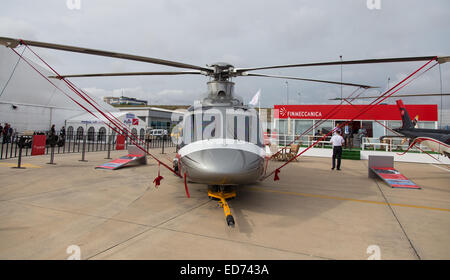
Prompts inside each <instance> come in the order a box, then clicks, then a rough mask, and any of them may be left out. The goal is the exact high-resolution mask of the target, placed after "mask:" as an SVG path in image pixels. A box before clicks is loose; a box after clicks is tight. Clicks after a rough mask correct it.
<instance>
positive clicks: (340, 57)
mask: <svg viewBox="0 0 450 280" xmlns="http://www.w3.org/2000/svg"><path fill="white" fill-rule="evenodd" d="M339 59H340V60H341V102H342V55H340V56H339Z"/></svg>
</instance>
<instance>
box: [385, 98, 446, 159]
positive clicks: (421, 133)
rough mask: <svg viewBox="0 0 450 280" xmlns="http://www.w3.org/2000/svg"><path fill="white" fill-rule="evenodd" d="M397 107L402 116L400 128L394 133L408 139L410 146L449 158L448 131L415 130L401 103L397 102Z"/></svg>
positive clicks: (395, 129)
mask: <svg viewBox="0 0 450 280" xmlns="http://www.w3.org/2000/svg"><path fill="white" fill-rule="evenodd" d="M397 106H398V108H399V110H400V114H401V116H402V127H401V128H394V131H396V132H398V133H400V134H402V135H404V136H406V137H408V138H410V139H411V140H412V141H413V142H412V144H411V146H412V145H414V144H422V145H425V146H427V147H428V148H430V149H431V150H432V151H435V152H439V153H441V154H443V155H445V156H447V157H449V158H450V131H449V130H444V129H426V128H415V127H414V123H413V121H412V120H411V118H410V117H409V114H408V111H407V110H406V108H405V105H404V104H403V101H402V100H401V99H400V100H397Z"/></svg>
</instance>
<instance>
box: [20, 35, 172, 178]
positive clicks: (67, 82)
mask: <svg viewBox="0 0 450 280" xmlns="http://www.w3.org/2000/svg"><path fill="white" fill-rule="evenodd" d="M21 44H23V45H25V46H26V47H27V48H28V49H29V50H30V51H31V52H32V53H33V54H35V55H36V56H37V57H38V58H39V59H40V60H41V61H42V62H43V63H44V64H45V65H47V66H48V67H49V68H50V69H51V70H52V71H53V72H54V73H55V74H56V75H57V76H58V77H59V78H60V79H61V80H63V81H64V82H65V83H66V84H67V85H68V86H69V88H70V89H71V90H72V91H73V92H74V93H76V94H77V95H78V96H79V97H80V98H81V99H83V100H84V101H86V102H87V103H88V104H89V105H91V106H92V107H93V108H94V109H96V110H97V112H99V113H100V114H101V115H103V116H104V117H105V118H106V119H107V120H108V121H110V122H111V123H112V124H113V125H115V126H116V128H118V129H119V130H120V131H122V133H123V132H125V131H127V132H129V131H128V129H127V128H126V127H124V126H123V125H122V124H121V122H120V121H119V122H117V121H115V120H113V119H112V118H110V117H109V116H107V115H106V114H105V113H104V112H103V111H102V110H100V109H99V108H98V107H96V106H95V105H94V104H93V103H92V102H90V101H89V99H92V98H91V97H90V96H89V95H88V94H86V93H84V92H83V93H84V94H85V95H86V96H87V97H86V96H84V95H83V94H82V93H81V92H80V91H79V90H77V88H76V87H75V86H74V85H73V84H72V83H71V82H69V81H67V80H66V79H64V78H62V77H61V76H60V75H59V73H58V72H56V71H55V70H54V69H53V68H52V67H51V66H50V65H49V64H48V63H47V62H45V61H44V60H43V59H42V58H41V57H40V56H39V55H37V54H36V53H35V52H34V51H33V50H32V49H31V48H29V47H28V46H27V45H26V44H25V43H24V42H23V41H21ZM11 50H13V51H14V53H16V54H17V55H18V56H19V57H21V58H22V59H23V60H24V61H26V62H27V64H28V65H29V66H31V67H32V68H33V69H34V70H35V71H36V72H38V73H39V74H40V75H41V76H42V77H43V78H45V79H46V80H47V81H48V82H50V83H51V84H52V85H53V86H54V87H55V88H56V89H58V90H59V91H60V92H62V93H63V94H64V95H66V96H67V97H68V98H70V99H71V100H72V101H74V102H75V103H76V104H77V105H79V106H80V107H81V108H83V109H84V110H85V111H87V112H88V113H90V114H91V115H93V116H94V117H95V118H97V119H99V120H100V118H99V117H98V116H97V115H95V114H94V113H93V112H92V111H91V110H89V109H87V108H86V107H85V106H83V105H82V104H80V103H79V102H78V101H76V100H75V99H74V98H72V97H71V96H69V95H68V94H67V93H65V92H64V91H63V90H62V89H60V88H59V87H58V86H57V85H55V84H54V83H53V82H52V81H50V80H49V79H48V78H47V77H46V76H45V75H44V74H42V73H41V72H40V71H39V70H38V69H36V68H35V67H34V66H33V65H32V64H31V63H29V62H28V60H26V59H25V58H24V57H23V56H21V55H20V54H19V53H18V52H16V51H15V50H14V49H13V48H11ZM94 102H95V101H94ZM97 104H98V103H97ZM106 111H107V110H106ZM108 113H109V114H110V115H112V114H111V113H110V112H108ZM116 120H118V119H117V118H116ZM105 124H106V125H107V126H108V127H110V128H111V129H112V130H113V131H115V132H116V133H118V134H120V132H118V131H117V130H116V129H115V128H114V127H112V126H111V125H109V124H108V123H105ZM124 134H126V137H128V138H129V139H130V141H131V142H132V143H133V144H135V145H136V147H138V148H139V149H140V150H142V151H143V152H145V153H146V154H148V155H149V156H150V157H152V158H153V159H154V160H156V161H157V162H158V163H159V164H162V165H163V166H164V167H166V168H167V169H169V170H170V171H172V172H173V173H174V174H175V175H177V176H179V177H181V175H180V174H179V173H177V172H175V170H173V169H172V168H170V167H169V166H168V165H166V164H165V163H163V162H161V161H160V160H159V159H157V158H156V157H155V156H154V155H152V154H151V153H149V152H148V151H147V150H145V149H144V148H142V147H141V146H140V145H139V144H138V143H136V141H135V140H134V139H133V138H132V137H131V136H130V135H133V134H132V133H124ZM133 136H134V135H133Z"/></svg>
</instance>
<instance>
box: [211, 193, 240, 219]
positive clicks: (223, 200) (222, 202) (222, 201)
mask: <svg viewBox="0 0 450 280" xmlns="http://www.w3.org/2000/svg"><path fill="white" fill-rule="evenodd" d="M208 196H209V198H210V199H215V200H218V201H219V206H220V207H222V208H223V212H224V213H225V218H226V221H227V225H228V226H230V227H234V224H235V223H234V218H233V216H232V215H231V211H230V207H229V206H228V203H227V199H232V198H235V197H236V190H235V189H234V188H233V187H232V186H208Z"/></svg>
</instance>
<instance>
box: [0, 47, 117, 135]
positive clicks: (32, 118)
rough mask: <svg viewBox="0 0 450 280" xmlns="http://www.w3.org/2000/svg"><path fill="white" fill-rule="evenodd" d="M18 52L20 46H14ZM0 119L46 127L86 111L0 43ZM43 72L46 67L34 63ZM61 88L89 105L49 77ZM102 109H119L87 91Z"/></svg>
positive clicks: (26, 126)
mask: <svg viewBox="0 0 450 280" xmlns="http://www.w3.org/2000/svg"><path fill="white" fill-rule="evenodd" d="M17 51H18V52H19V53H20V52H21V51H22V49H20V48H19V49H17ZM0 62H1V63H0V123H2V125H3V124H4V123H5V122H7V123H9V124H11V125H12V127H13V128H14V129H16V130H17V131H19V132H21V131H24V130H43V131H45V130H48V129H50V127H51V125H52V124H55V126H56V128H57V129H59V128H61V127H62V126H63V125H64V122H65V121H66V120H67V119H70V118H72V117H74V116H78V115H82V114H84V113H85V112H86V111H85V110H84V109H83V108H81V107H80V106H79V105H77V104H76V103H75V102H74V101H72V100H71V99H70V98H69V97H67V96H66V95H64V94H63V93H61V92H60V91H59V90H57V89H56V88H55V87H54V86H53V85H52V84H50V83H49V82H48V81H47V80H45V79H44V78H43V77H42V76H41V75H39V73H37V72H36V71H35V70H34V69H32V68H31V67H30V66H29V65H28V64H27V63H26V62H25V61H23V60H19V57H18V56H17V55H15V54H14V53H13V52H12V51H11V50H10V49H7V48H5V47H0ZM16 65H17V66H16ZM32 65H33V66H34V67H36V68H37V69H38V70H39V71H40V72H41V73H42V74H43V75H45V76H50V75H53V73H52V72H50V71H49V70H47V69H45V68H43V67H41V66H40V65H38V64H36V63H33V62H32ZM51 81H52V82H53V83H54V84H56V85H57V86H58V87H59V88H60V89H61V90H63V91H64V92H65V93H66V94H67V95H69V96H70V97H72V98H73V99H74V100H76V101H77V102H79V103H80V104H82V105H83V106H85V107H86V108H88V109H93V108H92V107H91V106H90V105H89V104H88V103H87V102H85V101H84V100H82V99H81V98H80V97H78V96H77V95H76V94H75V93H73V92H72V91H71V90H70V89H69V88H68V87H67V86H66V85H65V83H64V82H63V81H60V80H57V79H51ZM90 97H91V98H93V99H94V100H95V101H96V102H97V103H98V104H100V105H101V107H102V108H103V109H104V110H108V111H110V112H113V111H118V110H117V109H115V108H114V107H112V106H110V105H109V104H106V103H105V102H103V101H102V100H100V99H98V98H96V97H94V96H92V95H90Z"/></svg>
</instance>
